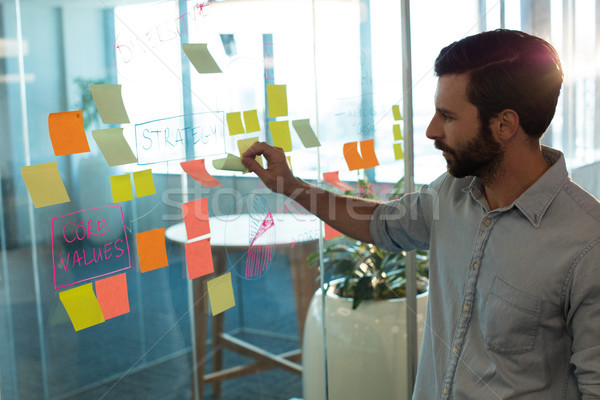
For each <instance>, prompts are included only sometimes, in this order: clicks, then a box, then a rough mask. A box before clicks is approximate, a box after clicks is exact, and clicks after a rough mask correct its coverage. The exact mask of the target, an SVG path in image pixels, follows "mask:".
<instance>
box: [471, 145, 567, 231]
mask: <svg viewBox="0 0 600 400" xmlns="http://www.w3.org/2000/svg"><path fill="white" fill-rule="evenodd" d="M542 153H543V155H544V158H545V159H546V161H547V162H548V163H549V164H550V168H549V169H548V170H547V171H546V172H545V173H544V174H543V175H542V176H541V177H540V178H539V179H538V180H537V181H536V182H535V183H534V184H533V185H531V186H530V187H529V188H528V189H527V190H525V192H523V194H521V196H519V198H518V199H516V200H515V201H514V203H513V204H511V205H509V206H508V207H505V208H502V209H499V210H498V211H505V210H509V209H511V208H513V207H517V208H518V209H519V210H520V211H521V212H522V213H523V215H524V216H525V217H526V218H527V219H528V220H529V222H530V223H531V225H533V226H534V227H536V228H537V227H539V226H540V223H541V222H542V218H543V216H544V214H545V213H546V210H548V207H549V206H550V203H552V201H553V200H554V199H555V198H556V196H557V195H558V192H559V191H560V189H561V188H562V187H563V185H564V182H565V181H566V180H567V179H568V176H569V175H568V173H567V166H566V162H565V157H564V155H563V154H562V153H561V152H560V151H558V150H555V149H551V148H550V147H546V146H542ZM465 191H468V192H470V193H471V196H472V197H473V198H474V199H475V200H476V201H477V202H479V203H481V202H482V200H484V199H485V195H484V190H483V185H482V184H481V182H480V181H479V179H478V178H474V179H473V180H472V181H471V184H470V185H469V187H468V189H467V190H465ZM485 204H486V205H487V202H485Z"/></svg>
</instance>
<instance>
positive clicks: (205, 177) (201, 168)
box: [181, 159, 223, 187]
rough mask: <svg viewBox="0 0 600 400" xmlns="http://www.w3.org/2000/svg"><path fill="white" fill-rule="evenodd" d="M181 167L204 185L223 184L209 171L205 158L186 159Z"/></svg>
mask: <svg viewBox="0 0 600 400" xmlns="http://www.w3.org/2000/svg"><path fill="white" fill-rule="evenodd" d="M181 168H183V170H184V171H185V173H186V174H188V175H189V176H191V177H192V178H194V179H195V180H196V181H197V182H200V183H201V184H202V186H207V187H212V186H223V185H222V184H221V183H220V182H219V181H218V180H216V179H215V178H214V177H213V176H212V175H211V174H209V173H208V171H207V170H206V164H205V162H204V159H201V160H192V161H184V162H182V163H181Z"/></svg>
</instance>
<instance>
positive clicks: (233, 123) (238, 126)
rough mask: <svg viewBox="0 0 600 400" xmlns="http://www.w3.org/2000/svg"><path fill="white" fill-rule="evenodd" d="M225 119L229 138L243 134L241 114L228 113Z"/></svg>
mask: <svg viewBox="0 0 600 400" xmlns="http://www.w3.org/2000/svg"><path fill="white" fill-rule="evenodd" d="M225 117H226V118H227V126H228V127H229V135H230V136H233V135H239V134H240V133H244V124H242V113H240V112H232V113H228V114H227V115H226V116H225Z"/></svg>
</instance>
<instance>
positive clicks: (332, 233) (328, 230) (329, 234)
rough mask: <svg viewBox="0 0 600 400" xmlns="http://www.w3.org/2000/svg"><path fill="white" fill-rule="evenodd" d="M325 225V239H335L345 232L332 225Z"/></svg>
mask: <svg viewBox="0 0 600 400" xmlns="http://www.w3.org/2000/svg"><path fill="white" fill-rule="evenodd" d="M324 225H325V237H324V239H325V240H329V239H333V238H336V237H338V236H342V235H343V233H342V232H340V231H338V230H337V229H333V228H332V227H331V226H329V225H327V224H324Z"/></svg>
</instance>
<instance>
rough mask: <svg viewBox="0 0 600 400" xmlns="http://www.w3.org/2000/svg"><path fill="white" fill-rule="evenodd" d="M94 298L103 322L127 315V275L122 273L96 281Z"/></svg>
mask: <svg viewBox="0 0 600 400" xmlns="http://www.w3.org/2000/svg"><path fill="white" fill-rule="evenodd" d="M96 297H97V298H98V303H100V308H101V309H102V314H103V315H104V319H105V320H106V319H110V318H114V317H118V316H119V315H123V314H127V313H128V312H129V296H128V294H127V275H125V274H124V273H123V274H119V275H114V276H111V277H109V278H104V279H100V280H99V281H96Z"/></svg>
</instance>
